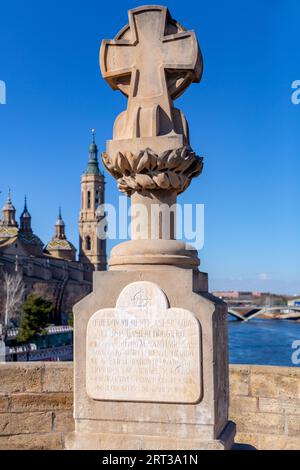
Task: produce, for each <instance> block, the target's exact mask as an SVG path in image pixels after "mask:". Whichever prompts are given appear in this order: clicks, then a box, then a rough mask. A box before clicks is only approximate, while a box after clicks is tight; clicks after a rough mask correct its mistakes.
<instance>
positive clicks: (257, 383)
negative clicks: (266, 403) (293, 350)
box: [250, 371, 300, 399]
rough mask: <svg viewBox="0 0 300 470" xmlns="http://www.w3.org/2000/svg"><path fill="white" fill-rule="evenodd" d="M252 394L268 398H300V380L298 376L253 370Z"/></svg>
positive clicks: (251, 380)
mask: <svg viewBox="0 0 300 470" xmlns="http://www.w3.org/2000/svg"><path fill="white" fill-rule="evenodd" d="M250 387H251V395H252V396H259V397H267V398H285V399H287V398H297V399H299V398H300V381H299V377H297V376H292V377H291V376H285V375H279V374H278V375H277V374H272V375H266V374H265V373H264V372H263V371H262V372H261V373H257V372H252V373H251V379H250Z"/></svg>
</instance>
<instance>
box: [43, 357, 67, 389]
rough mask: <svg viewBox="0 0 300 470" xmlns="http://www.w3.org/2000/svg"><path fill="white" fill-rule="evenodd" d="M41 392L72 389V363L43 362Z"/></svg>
mask: <svg viewBox="0 0 300 470" xmlns="http://www.w3.org/2000/svg"><path fill="white" fill-rule="evenodd" d="M42 382H43V392H71V391H72V390H73V364H72V363H67V364H63V365H61V364H59V363H51V364H50V363H45V370H44V372H43V380H42Z"/></svg>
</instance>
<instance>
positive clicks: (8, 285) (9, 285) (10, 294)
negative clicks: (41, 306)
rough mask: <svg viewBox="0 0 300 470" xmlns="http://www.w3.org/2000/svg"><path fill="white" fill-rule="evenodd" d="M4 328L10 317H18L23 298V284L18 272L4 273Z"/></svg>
mask: <svg viewBox="0 0 300 470" xmlns="http://www.w3.org/2000/svg"><path fill="white" fill-rule="evenodd" d="M3 277H4V295H5V305H4V319H3V320H4V321H3V323H4V328H7V326H8V323H9V321H10V320H12V319H16V320H18V319H20V317H21V306H22V302H23V299H24V293H25V285H24V283H23V280H22V276H21V275H20V274H16V275H13V274H8V273H4V276H3Z"/></svg>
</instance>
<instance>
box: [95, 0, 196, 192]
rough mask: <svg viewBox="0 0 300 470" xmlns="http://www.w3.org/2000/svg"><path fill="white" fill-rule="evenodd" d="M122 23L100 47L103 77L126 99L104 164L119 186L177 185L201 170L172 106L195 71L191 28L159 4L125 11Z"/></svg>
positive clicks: (150, 187)
mask: <svg viewBox="0 0 300 470" xmlns="http://www.w3.org/2000/svg"><path fill="white" fill-rule="evenodd" d="M128 17H129V23H128V24H127V25H126V26H124V28H123V29H121V31H120V32H119V33H118V34H117V35H116V37H115V39H113V40H104V41H103V42H102V45H101V49H100V65H101V71H102V75H103V77H104V78H105V80H106V81H107V82H108V83H109V85H110V86H111V87H112V88H113V89H114V90H120V91H121V92H122V93H123V94H125V95H126V96H127V97H128V104H127V110H126V111H124V112H122V113H121V114H120V115H119V116H118V117H117V119H116V121H115V125H114V135H113V139H112V140H109V141H107V146H106V152H105V153H103V154H102V159H103V163H104V165H105V166H106V168H107V169H108V171H110V173H111V174H112V175H113V176H114V177H115V178H116V179H117V180H118V186H119V188H120V190H121V191H123V192H126V193H127V194H129V195H131V194H132V193H134V192H139V191H142V190H147V191H152V190H156V189H163V190H172V191H174V192H175V193H176V194H179V193H180V192H182V191H184V190H185V189H186V188H187V187H188V185H189V184H190V182H191V179H192V178H193V177H194V176H197V175H199V174H200V173H201V170H202V159H201V158H199V157H197V156H196V155H195V154H194V152H193V151H192V149H191V147H190V142H189V132H188V125H187V121H186V119H185V117H184V115H183V113H182V112H181V111H180V110H179V109H176V108H175V107H174V106H173V100H174V99H175V98H177V97H178V96H179V95H181V94H182V93H183V92H184V91H185V90H186V88H187V87H188V86H189V85H190V84H191V83H192V82H199V81H200V79H201V75H202V56H201V52H200V48H199V45H198V42H197V39H196V36H195V33H194V32H193V31H186V30H185V29H184V28H183V27H182V26H181V25H180V24H179V23H177V22H176V21H175V20H173V19H172V18H171V16H170V14H169V12H168V10H167V8H165V7H161V6H157V5H148V6H143V7H139V8H135V9H133V10H130V11H129V12H128Z"/></svg>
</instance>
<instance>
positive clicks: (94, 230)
mask: <svg viewBox="0 0 300 470" xmlns="http://www.w3.org/2000/svg"><path fill="white" fill-rule="evenodd" d="M100 204H104V176H103V175H102V173H101V172H100V170H99V163H98V148H97V145H96V143H95V131H94V129H93V130H92V143H91V145H90V148H89V161H88V165H87V169H86V171H85V172H84V173H83V175H82V177H81V210H80V218H79V261H80V262H81V263H82V264H83V265H84V267H85V274H86V276H85V277H86V279H87V280H92V272H93V271H105V270H106V240H105V239H101V238H99V237H98V223H99V218H98V215H97V208H98V206H99V205H100Z"/></svg>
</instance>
